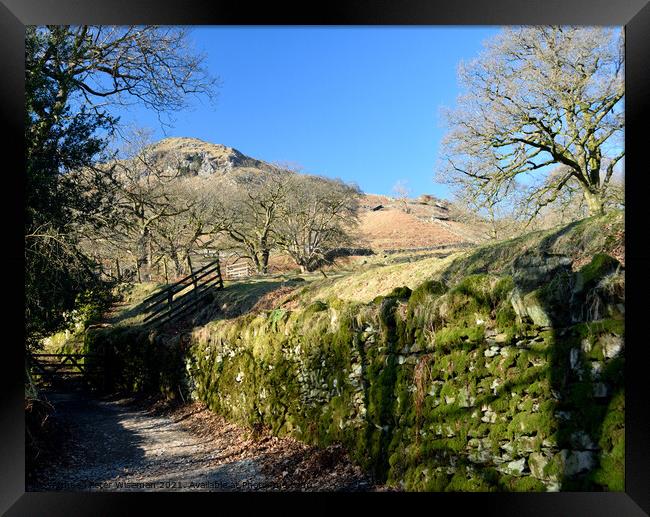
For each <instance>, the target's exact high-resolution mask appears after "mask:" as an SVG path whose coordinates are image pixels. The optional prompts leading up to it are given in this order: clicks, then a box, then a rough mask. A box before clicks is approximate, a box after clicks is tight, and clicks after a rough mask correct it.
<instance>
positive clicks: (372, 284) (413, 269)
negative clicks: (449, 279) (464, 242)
mask: <svg viewBox="0 0 650 517" xmlns="http://www.w3.org/2000/svg"><path fill="white" fill-rule="evenodd" d="M461 254H462V252H456V253H453V254H451V255H449V256H447V257H444V258H441V257H439V256H433V257H432V256H429V257H426V258H419V259H418V258H417V256H415V259H413V258H411V260H413V261H412V262H405V263H393V264H386V265H381V264H373V263H369V264H368V265H367V269H365V270H362V271H360V272H359V271H357V272H350V273H348V274H341V275H340V276H338V277H335V278H328V279H322V280H318V281H314V282H312V283H311V284H310V286H309V290H308V292H307V293H305V295H304V299H305V302H306V303H311V302H312V301H315V300H327V299H331V298H339V299H341V300H347V301H356V302H363V303H367V302H370V301H372V300H373V299H374V298H375V297H377V296H383V295H386V294H388V293H390V292H391V291H392V290H393V289H395V288H396V287H402V286H408V287H409V288H411V289H415V288H416V287H417V286H418V285H420V284H421V283H422V282H424V281H425V280H429V279H430V278H432V277H433V276H434V275H436V274H437V273H440V272H442V270H443V269H444V268H445V267H446V266H448V265H449V264H450V263H451V262H452V261H453V260H454V259H455V258H456V257H458V256H460V255H461Z"/></svg>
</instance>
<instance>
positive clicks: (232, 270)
mask: <svg viewBox="0 0 650 517" xmlns="http://www.w3.org/2000/svg"><path fill="white" fill-rule="evenodd" d="M254 273H255V270H254V268H253V267H251V265H250V264H249V263H248V262H241V263H239V264H228V265H227V266H226V279H227V280H237V279H239V278H247V277H249V276H251V275H253V274H254Z"/></svg>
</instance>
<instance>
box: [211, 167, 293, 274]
mask: <svg viewBox="0 0 650 517" xmlns="http://www.w3.org/2000/svg"><path fill="white" fill-rule="evenodd" d="M292 174H293V173H292V172H290V171H286V170H282V169H279V168H272V169H269V170H264V171H258V172H257V173H252V174H250V175H249V176H248V177H246V178H244V177H240V178H239V179H238V183H236V184H231V185H226V184H223V185H220V186H219V189H220V190H221V197H222V199H223V200H224V201H223V211H222V215H221V221H220V229H221V230H222V231H223V232H225V233H226V234H227V235H228V237H229V238H230V239H231V241H232V242H233V243H234V246H235V247H237V248H239V249H240V250H241V251H242V255H241V256H242V257H244V258H248V259H249V260H251V261H252V262H253V264H254V266H255V268H256V270H257V272H258V273H261V274H266V273H268V267H269V257H270V254H271V250H272V249H273V247H274V245H275V233H274V228H275V226H276V223H277V219H278V213H279V208H280V206H281V205H282V203H284V202H285V198H286V193H287V188H288V182H287V180H288V178H289V176H290V175H292Z"/></svg>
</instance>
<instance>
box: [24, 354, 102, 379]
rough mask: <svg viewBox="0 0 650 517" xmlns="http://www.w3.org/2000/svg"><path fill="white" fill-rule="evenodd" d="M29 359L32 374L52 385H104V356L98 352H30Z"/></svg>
mask: <svg viewBox="0 0 650 517" xmlns="http://www.w3.org/2000/svg"><path fill="white" fill-rule="evenodd" d="M28 361H29V364H30V366H31V371H32V375H34V377H35V378H36V379H37V380H39V381H41V382H43V383H45V384H48V385H50V386H52V387H61V386H62V385H66V384H67V385H69V384H82V385H85V386H95V387H99V386H102V385H103V377H104V358H103V357H102V356H101V355H98V354H30V355H29V356H28Z"/></svg>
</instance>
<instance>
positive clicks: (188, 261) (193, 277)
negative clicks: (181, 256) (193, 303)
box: [187, 254, 198, 296]
mask: <svg viewBox="0 0 650 517" xmlns="http://www.w3.org/2000/svg"><path fill="white" fill-rule="evenodd" d="M187 265H188V266H190V275H192V285H194V295H195V296H198V292H197V291H196V287H197V286H196V276H195V275H194V268H193V267H192V259H191V258H190V256H189V254H188V255H187Z"/></svg>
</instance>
